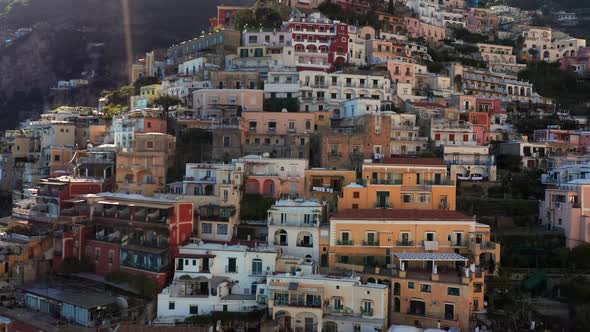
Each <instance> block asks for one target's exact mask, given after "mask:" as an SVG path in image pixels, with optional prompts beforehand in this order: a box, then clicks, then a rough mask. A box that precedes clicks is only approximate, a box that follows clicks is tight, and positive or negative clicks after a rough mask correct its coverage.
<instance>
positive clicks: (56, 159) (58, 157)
mask: <svg viewBox="0 0 590 332" xmlns="http://www.w3.org/2000/svg"><path fill="white" fill-rule="evenodd" d="M60 159H61V156H60V155H58V154H56V155H55V156H54V157H53V160H55V161H59V160H60Z"/></svg>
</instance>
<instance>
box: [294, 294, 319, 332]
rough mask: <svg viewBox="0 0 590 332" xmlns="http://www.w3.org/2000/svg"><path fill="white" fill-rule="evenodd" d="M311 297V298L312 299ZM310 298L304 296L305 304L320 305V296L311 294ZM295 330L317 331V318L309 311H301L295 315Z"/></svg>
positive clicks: (303, 331) (304, 331)
mask: <svg viewBox="0 0 590 332" xmlns="http://www.w3.org/2000/svg"><path fill="white" fill-rule="evenodd" d="M312 298H313V299H312ZM312 298H309V299H307V298H306V305H309V306H316V305H317V306H319V307H321V303H320V302H319V301H320V297H319V296H317V297H316V296H312ZM295 324H296V325H297V326H296V327H295V330H298V331H302V332H317V331H318V318H317V316H316V315H315V314H313V313H311V312H301V313H299V314H297V316H295Z"/></svg>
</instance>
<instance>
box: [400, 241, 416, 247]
mask: <svg viewBox="0 0 590 332" xmlns="http://www.w3.org/2000/svg"><path fill="white" fill-rule="evenodd" d="M396 246H398V247H413V246H414V241H397V242H396Z"/></svg>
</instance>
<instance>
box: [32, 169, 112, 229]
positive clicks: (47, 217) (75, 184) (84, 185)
mask: <svg viewBox="0 0 590 332" xmlns="http://www.w3.org/2000/svg"><path fill="white" fill-rule="evenodd" d="M104 189H105V183H104V182H103V181H102V180H92V179H84V178H74V177H71V176H61V177H57V178H49V179H43V180H41V182H40V183H39V188H38V190H37V197H36V199H35V204H34V205H33V206H32V207H31V210H30V211H29V215H28V219H29V220H30V221H36V222H53V221H55V220H56V219H57V218H58V217H59V216H60V215H61V214H62V210H63V211H64V212H65V213H68V211H69V210H68V209H69V208H71V207H72V204H71V200H72V199H74V198H75V197H77V196H79V195H84V194H95V193H99V192H102V191H104Z"/></svg>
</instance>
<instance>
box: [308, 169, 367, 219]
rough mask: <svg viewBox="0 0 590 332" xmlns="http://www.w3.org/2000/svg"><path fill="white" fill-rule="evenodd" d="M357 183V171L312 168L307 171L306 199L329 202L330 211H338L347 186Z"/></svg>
mask: <svg viewBox="0 0 590 332" xmlns="http://www.w3.org/2000/svg"><path fill="white" fill-rule="evenodd" d="M353 182H356V171H352V170H335V169H326V168H312V169H308V170H305V198H306V199H316V200H318V201H321V202H327V203H328V207H329V211H335V210H336V203H337V202H338V198H339V197H342V189H343V188H344V186H346V185H347V184H350V183H353Z"/></svg>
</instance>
